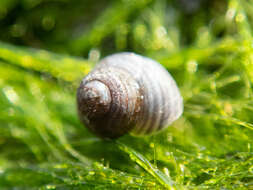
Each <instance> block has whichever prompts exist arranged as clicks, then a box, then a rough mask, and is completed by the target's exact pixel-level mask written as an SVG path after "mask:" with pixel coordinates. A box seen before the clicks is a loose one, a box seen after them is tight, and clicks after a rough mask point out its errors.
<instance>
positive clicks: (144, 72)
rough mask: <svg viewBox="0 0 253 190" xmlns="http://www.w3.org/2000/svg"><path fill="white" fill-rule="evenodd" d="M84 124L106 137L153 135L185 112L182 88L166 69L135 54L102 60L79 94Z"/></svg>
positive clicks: (87, 78) (79, 105)
mask: <svg viewBox="0 0 253 190" xmlns="http://www.w3.org/2000/svg"><path fill="white" fill-rule="evenodd" d="M77 105H78V112H79V117H80V119H81V121H82V122H83V123H84V124H85V126H87V127H88V128H89V129H90V130H91V131H92V132H94V133H95V134H97V135H98V136H100V137H103V138H117V137H120V136H122V135H124V134H126V133H128V132H130V133H131V134H133V135H149V134H152V133H154V132H157V131H160V130H162V129H163V128H165V127H167V126H168V125H170V124H171V123H172V122H173V121H175V120H176V119H177V118H179V116H180V115H181V114H182V112H183V100H182V97H181V95H180V92H179V89H178V87H177V85H176V83H175V81H174V79H173V78H172V77H171V75H170V74H169V73H168V72H167V70H166V69H165V68H163V67H162V66H161V65H160V64H159V63H157V62H156V61H154V60H152V59H150V58H146V57H143V56H140V55H137V54H134V53H118V54H113V55H111V56H108V57H106V58H104V59H102V60H101V61H100V62H99V63H98V64H97V65H96V67H95V68H94V70H93V71H91V72H90V73H89V74H88V75H87V76H86V77H84V79H83V80H82V82H81V84H80V87H79V88H78V91H77Z"/></svg>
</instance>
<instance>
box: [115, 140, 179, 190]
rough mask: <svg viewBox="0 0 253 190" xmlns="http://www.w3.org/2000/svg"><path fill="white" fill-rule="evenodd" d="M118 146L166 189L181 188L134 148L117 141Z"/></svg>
mask: <svg viewBox="0 0 253 190" xmlns="http://www.w3.org/2000/svg"><path fill="white" fill-rule="evenodd" d="M115 142H116V144H117V146H118V147H119V148H120V149H121V150H122V151H124V152H125V153H127V154H128V155H129V156H130V159H131V160H133V161H134V162H136V163H137V164H138V165H139V166H141V167H142V168H143V169H144V170H146V171H147V172H148V173H149V174H151V175H152V176H153V177H154V178H155V179H156V180H158V181H159V182H160V183H161V184H162V185H163V186H164V187H166V188H168V189H174V188H179V187H178V186H177V185H176V184H175V182H174V181H172V179H171V178H170V177H169V176H167V175H165V174H164V173H162V172H161V171H160V170H158V169H157V168H155V167H154V166H153V165H152V164H151V163H150V162H149V161H148V160H147V159H146V158H145V157H144V156H143V155H141V154H140V153H138V152H136V151H135V150H133V149H132V148H130V147H128V146H127V145H125V144H123V143H121V142H119V141H115Z"/></svg>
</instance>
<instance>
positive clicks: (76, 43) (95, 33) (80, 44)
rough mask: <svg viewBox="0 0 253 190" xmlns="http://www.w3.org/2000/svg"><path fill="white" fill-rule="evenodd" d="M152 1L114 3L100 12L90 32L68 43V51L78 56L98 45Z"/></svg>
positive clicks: (132, 0)
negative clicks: (130, 16)
mask: <svg viewBox="0 0 253 190" xmlns="http://www.w3.org/2000/svg"><path fill="white" fill-rule="evenodd" d="M150 2H152V0H139V1H134V0H129V1H115V3H114V4H112V5H111V6H109V7H108V8H107V9H106V10H105V11H103V12H102V14H101V16H99V17H98V19H97V20H96V21H95V22H94V25H93V26H92V27H91V30H89V31H84V32H83V33H82V34H81V35H80V36H79V37H77V38H76V39H72V40H71V41H70V42H69V47H70V50H72V51H73V53H75V54H77V55H80V54H81V53H82V52H84V51H87V50H88V49H89V48H91V46H96V45H98V44H99V43H100V42H101V41H102V40H103V39H104V38H105V37H106V36H108V35H109V34H111V33H113V32H114V31H115V30H116V29H118V27H119V25H120V24H121V23H123V22H124V21H126V20H127V19H128V17H129V15H131V14H133V13H135V12H136V11H137V10H138V9H141V8H145V7H146V5H147V4H149V3H150Z"/></svg>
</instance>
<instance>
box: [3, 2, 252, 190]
mask: <svg viewBox="0 0 253 190" xmlns="http://www.w3.org/2000/svg"><path fill="white" fill-rule="evenodd" d="M252 30H253V1H252V0H248V1H243V0H240V1H239V0H230V1H225V0H224V1H220V0H215V1H207V0H190V1H184V0H181V1H165V0H159V1H152V0H138V1H133V0H126V1H123V0H122V1H105V0H101V1H100V2H99V3H98V2H96V3H94V2H93V1H90V0H87V1H78V0H76V1H68V0H64V1H51V0H49V1H43V0H42V1H33V0H28V1H18V0H11V1H10V0H2V1H0V32H1V33H0V39H1V41H2V42H0V189H166V188H171V189H173V188H174V189H253V99H252V98H253V91H252V90H253V88H252V84H253V38H252V34H253V33H252ZM32 48H33V49H32ZM42 49H43V50H42ZM119 51H133V52H136V53H140V54H142V55H146V56H149V57H151V58H153V59H155V60H157V61H159V62H160V63H161V64H162V65H164V66H165V67H166V68H167V69H168V71H169V72H170V73H171V74H172V75H173V76H174V78H175V80H176V81H177V83H178V85H179V88H180V91H181V93H182V96H183V97H184V105H185V106H184V114H183V116H182V117H181V118H180V119H179V120H177V121H176V122H174V123H173V125H171V126H170V127H168V128H167V129H166V130H164V131H162V132H161V133H159V134H156V135H153V136H148V137H141V138H137V137H133V136H129V135H126V136H124V137H122V138H120V139H118V140H115V141H105V140H101V139H99V138H97V137H95V136H94V135H93V134H91V133H90V132H89V131H88V130H87V129H86V128H85V127H83V126H82V125H81V123H80V122H79V120H78V117H77V113H76V103H75V101H76V100H75V93H76V87H77V86H78V84H79V82H80V79H81V78H82V77H83V76H84V75H85V74H87V73H88V72H89V71H90V70H91V69H92V67H93V66H94V63H95V62H96V61H97V60H98V59H99V57H103V56H105V55H108V54H110V53H115V52H119ZM154 80H155V79H154Z"/></svg>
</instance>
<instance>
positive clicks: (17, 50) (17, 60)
mask: <svg viewBox="0 0 253 190" xmlns="http://www.w3.org/2000/svg"><path fill="white" fill-rule="evenodd" d="M0 59H2V60H4V61H6V62H8V63H11V64H15V65H18V66H20V67H23V68H26V69H31V70H35V71H38V72H45V73H49V74H50V75H52V76H53V77H55V78H57V79H61V80H64V81H68V82H75V81H77V80H80V79H81V78H82V77H83V76H84V75H85V74H87V73H88V72H89V71H90V70H91V67H92V63H90V62H88V61H87V60H85V59H81V58H77V57H71V56H67V55H59V54H56V53H51V52H48V51H45V50H39V49H31V48H25V47H17V46H14V45H10V44H7V43H3V42H0Z"/></svg>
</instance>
